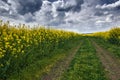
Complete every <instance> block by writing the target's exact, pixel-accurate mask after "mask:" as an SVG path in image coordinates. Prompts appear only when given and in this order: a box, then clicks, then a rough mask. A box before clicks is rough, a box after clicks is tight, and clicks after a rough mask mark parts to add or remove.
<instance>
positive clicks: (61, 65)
mask: <svg viewBox="0 0 120 80" xmlns="http://www.w3.org/2000/svg"><path fill="white" fill-rule="evenodd" d="M79 48H80V45H79V46H77V47H75V48H74V49H72V50H71V52H70V54H69V55H68V56H66V57H65V58H64V59H63V60H60V61H58V62H57V64H56V65H55V66H54V67H53V68H52V70H51V71H50V73H49V74H47V75H45V76H43V78H42V79H41V80H60V78H61V76H62V74H63V73H64V71H65V70H67V68H68V67H69V64H70V62H71V61H72V59H73V57H74V55H75V54H76V52H77V51H78V49H79Z"/></svg>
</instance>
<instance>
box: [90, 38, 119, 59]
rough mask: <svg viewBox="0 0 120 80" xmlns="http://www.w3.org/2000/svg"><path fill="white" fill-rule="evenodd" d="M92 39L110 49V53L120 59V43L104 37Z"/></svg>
mask: <svg viewBox="0 0 120 80" xmlns="http://www.w3.org/2000/svg"><path fill="white" fill-rule="evenodd" d="M92 39H93V40H94V41H96V42H97V43H98V44H99V45H100V46H101V47H103V48H105V49H107V50H108V51H110V53H111V54H112V55H113V56H115V57H116V58H118V59H119V61H120V45H115V44H111V43H109V42H108V41H106V40H104V39H102V38H92Z"/></svg>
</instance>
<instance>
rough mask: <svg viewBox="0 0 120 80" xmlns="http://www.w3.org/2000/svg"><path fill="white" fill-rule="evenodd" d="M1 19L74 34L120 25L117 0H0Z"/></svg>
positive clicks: (119, 8)
mask: <svg viewBox="0 0 120 80" xmlns="http://www.w3.org/2000/svg"><path fill="white" fill-rule="evenodd" d="M0 19H2V20H4V21H6V20H9V21H10V22H11V23H12V24H18V23H26V24H29V25H35V24H36V25H37V24H40V25H45V26H46V27H52V28H56V29H64V30H68V31H75V32H85V33H86V32H96V31H104V30H108V29H110V28H111V27H114V26H120V0H0Z"/></svg>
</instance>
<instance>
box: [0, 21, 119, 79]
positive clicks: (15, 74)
mask: <svg viewBox="0 0 120 80" xmlns="http://www.w3.org/2000/svg"><path fill="white" fill-rule="evenodd" d="M119 79H120V28H113V29H111V30H110V31H106V32H98V33H93V34H77V33H73V32H65V31H62V30H54V29H45V28H42V27H41V28H38V27H34V28H29V27H27V26H25V25H19V26H17V27H15V26H10V25H9V23H2V22H1V23H0V80H119Z"/></svg>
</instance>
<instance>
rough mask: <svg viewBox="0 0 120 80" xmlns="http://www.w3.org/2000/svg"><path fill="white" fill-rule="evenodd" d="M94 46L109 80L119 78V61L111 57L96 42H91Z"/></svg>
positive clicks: (119, 79)
mask: <svg viewBox="0 0 120 80" xmlns="http://www.w3.org/2000/svg"><path fill="white" fill-rule="evenodd" d="M92 43H93V45H94V46H95V48H96V51H97V55H98V57H99V58H100V60H101V62H102V64H103V66H104V68H105V70H106V71H107V73H106V76H107V77H108V78H109V79H110V80H120V63H119V62H118V60H117V59H116V58H115V57H113V56H112V55H111V54H110V53H109V52H108V51H107V50H105V49H103V48H102V47H100V46H99V45H98V44H97V43H96V42H93V41H92Z"/></svg>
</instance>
